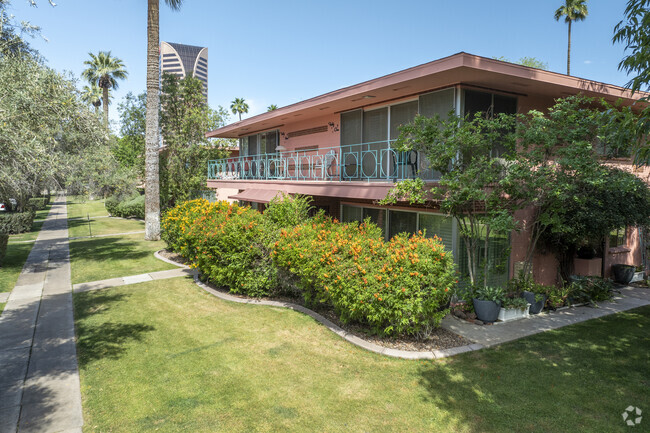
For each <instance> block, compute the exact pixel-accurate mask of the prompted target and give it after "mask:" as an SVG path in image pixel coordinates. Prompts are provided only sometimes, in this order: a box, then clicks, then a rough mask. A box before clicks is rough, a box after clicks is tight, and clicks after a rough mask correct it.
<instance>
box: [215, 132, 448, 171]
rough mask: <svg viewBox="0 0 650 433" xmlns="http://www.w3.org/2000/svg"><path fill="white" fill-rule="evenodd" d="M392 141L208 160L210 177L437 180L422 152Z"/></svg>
mask: <svg viewBox="0 0 650 433" xmlns="http://www.w3.org/2000/svg"><path fill="white" fill-rule="evenodd" d="M391 143H392V141H376V142H372V143H361V144H352V145H345V146H336V147H319V148H313V149H303V150H292V151H281V152H277V153H265V154H260V155H250V156H239V157H235V158H226V159H218V160H212V161H209V162H208V179H209V180H239V179H242V180H267V179H269V180H297V181H381V180H384V181H397V180H404V179H413V178H416V177H420V178H422V179H425V180H437V179H438V178H439V176H438V173H437V172H435V171H434V170H432V169H430V168H429V164H428V161H427V160H426V158H425V157H424V155H422V153H420V152H416V151H408V152H401V151H397V150H395V149H392V148H391Z"/></svg>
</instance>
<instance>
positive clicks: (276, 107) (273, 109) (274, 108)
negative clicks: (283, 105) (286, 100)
mask: <svg viewBox="0 0 650 433" xmlns="http://www.w3.org/2000/svg"><path fill="white" fill-rule="evenodd" d="M277 109H278V106H277V105H275V104H271V105H269V106H268V107H266V111H275V110H277Z"/></svg>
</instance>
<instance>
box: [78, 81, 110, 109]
mask: <svg viewBox="0 0 650 433" xmlns="http://www.w3.org/2000/svg"><path fill="white" fill-rule="evenodd" d="M81 100H82V101H84V102H85V103H86V104H89V105H92V106H93V107H95V114H97V112H98V110H99V107H100V106H101V105H102V89H100V88H99V86H97V85H96V84H91V85H90V86H84V88H83V89H82V90H81ZM109 100H110V96H109Z"/></svg>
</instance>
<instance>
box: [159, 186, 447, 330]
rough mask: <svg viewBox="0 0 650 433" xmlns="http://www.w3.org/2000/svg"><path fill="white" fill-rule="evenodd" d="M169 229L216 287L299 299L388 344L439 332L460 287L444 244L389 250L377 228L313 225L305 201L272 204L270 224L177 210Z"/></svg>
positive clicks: (215, 208) (185, 206)
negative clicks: (384, 337) (395, 339)
mask: <svg viewBox="0 0 650 433" xmlns="http://www.w3.org/2000/svg"><path fill="white" fill-rule="evenodd" d="M283 208H291V209H290V210H289V211H286V210H285V209H283ZM278 216H282V217H281V218H279V219H278ZM289 216H290V217H289ZM290 222H293V224H294V225H293V226H292V227H287V225H288V224H289V223H290ZM283 226H284V227H283ZM162 228H163V233H162V238H163V240H164V241H165V242H167V245H168V247H169V248H170V249H172V250H173V251H176V252H178V253H179V254H181V255H182V256H183V257H185V258H186V259H187V260H188V261H189V262H190V263H191V266H192V267H195V268H198V269H199V270H200V271H201V273H202V274H204V275H205V276H206V277H207V278H208V279H209V280H210V281H211V282H213V283H215V284H216V285H218V286H222V287H225V288H227V289H229V290H230V291H231V292H233V293H242V294H246V295H249V296H268V295H273V294H276V293H278V292H281V291H286V290H291V291H293V292H294V293H297V294H299V295H301V296H302V297H303V298H304V300H305V301H306V303H307V304H308V305H314V304H326V305H329V306H331V307H332V308H333V310H334V312H335V313H336V314H337V316H338V317H339V318H340V320H341V321H343V322H347V321H354V322H357V323H360V324H362V325H365V326H366V327H367V328H368V329H370V330H372V331H374V332H376V333H378V334H383V335H396V334H410V335H414V334H416V335H426V334H427V333H428V332H429V331H430V330H431V329H433V328H434V327H437V326H439V324H440V320H441V319H442V317H444V315H445V314H446V313H447V310H446V306H447V305H448V302H449V298H450V294H451V291H452V289H453V287H454V286H455V284H456V279H455V265H454V263H453V257H452V256H451V254H450V253H449V252H447V251H445V249H444V247H443V245H442V243H441V242H440V240H439V239H437V238H433V239H430V238H426V237H425V236H424V234H422V233H418V234H417V235H414V236H411V237H408V236H407V235H406V234H403V235H399V236H396V237H394V238H393V239H391V240H390V241H389V242H385V241H384V240H383V238H382V235H381V231H380V229H379V228H377V227H376V226H375V225H374V224H372V223H370V222H369V221H368V222H366V223H363V224H356V223H349V224H342V223H339V222H338V221H336V220H333V219H330V218H327V217H324V216H322V215H318V216H317V217H315V218H312V219H309V220H308V219H307V217H306V209H305V207H304V206H303V205H302V204H301V203H300V199H298V200H297V201H296V200H292V199H286V198H285V199H284V200H281V201H274V202H272V203H270V204H269V207H268V208H267V211H266V212H265V213H264V214H260V213H259V212H257V211H255V210H252V209H250V208H248V207H245V208H244V207H240V206H238V205H236V204H230V203H226V202H218V203H209V202H207V201H206V200H193V201H190V202H185V203H182V204H180V205H178V206H176V207H175V208H173V209H170V210H169V211H168V212H167V213H166V214H165V215H164V216H163V219H162Z"/></svg>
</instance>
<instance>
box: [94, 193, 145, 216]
mask: <svg viewBox="0 0 650 433" xmlns="http://www.w3.org/2000/svg"><path fill="white" fill-rule="evenodd" d="M104 207H105V208H106V211H108V213H109V214H110V215H112V216H115V217H121V218H140V219H144V196H143V195H137V196H135V197H133V198H130V199H126V200H124V201H120V200H119V199H117V198H115V197H109V198H107V199H106V201H104Z"/></svg>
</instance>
